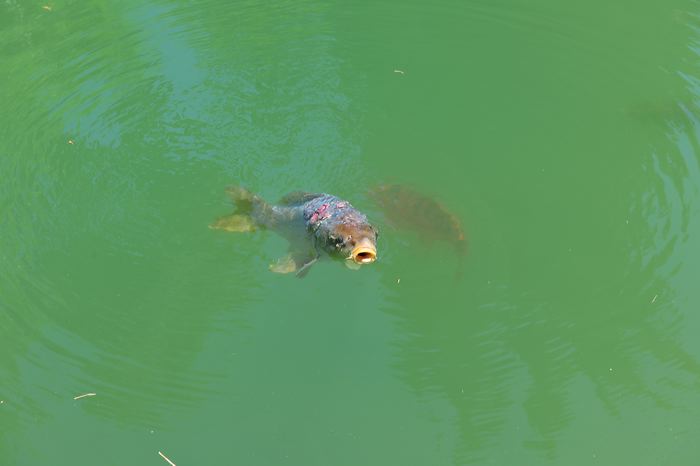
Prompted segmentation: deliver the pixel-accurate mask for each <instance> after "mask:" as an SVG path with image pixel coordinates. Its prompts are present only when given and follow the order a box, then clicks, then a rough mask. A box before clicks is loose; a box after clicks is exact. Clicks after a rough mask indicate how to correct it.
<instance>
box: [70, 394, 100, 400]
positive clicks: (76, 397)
mask: <svg viewBox="0 0 700 466" xmlns="http://www.w3.org/2000/svg"><path fill="white" fill-rule="evenodd" d="M95 395H97V393H83V394H82V395H78V396H74V397H73V399H74V400H79V399H81V398H85V397H87V396H95Z"/></svg>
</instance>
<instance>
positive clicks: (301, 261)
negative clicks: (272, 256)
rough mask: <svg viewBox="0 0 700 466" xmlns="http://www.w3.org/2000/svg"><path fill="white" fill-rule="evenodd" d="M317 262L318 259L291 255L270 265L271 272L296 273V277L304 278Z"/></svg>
mask: <svg viewBox="0 0 700 466" xmlns="http://www.w3.org/2000/svg"><path fill="white" fill-rule="evenodd" d="M317 260H318V257H313V256H308V255H299V254H294V253H289V254H287V255H286V256H284V257H282V258H281V259H278V260H277V261H275V262H274V263H273V264H270V271H272V272H275V273H292V272H296V276H297V277H299V278H302V277H304V276H305V275H306V274H307V273H308V272H309V269H310V268H311V266H312V265H314V264H315V263H316V261H317Z"/></svg>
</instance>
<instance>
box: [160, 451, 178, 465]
mask: <svg viewBox="0 0 700 466" xmlns="http://www.w3.org/2000/svg"><path fill="white" fill-rule="evenodd" d="M158 454H159V455H160V456H161V458H163V459H164V460H165V461H167V462H168V463H170V466H176V465H175V463H173V462H172V461H170V458H168V457H167V456H165V455H164V454H163V453H162V452H160V451H159V452H158Z"/></svg>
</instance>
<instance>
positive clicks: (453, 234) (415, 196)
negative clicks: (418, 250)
mask: <svg viewBox="0 0 700 466" xmlns="http://www.w3.org/2000/svg"><path fill="white" fill-rule="evenodd" d="M369 195H370V197H371V198H372V200H373V201H374V202H375V203H376V204H377V205H378V206H379V207H380V208H381V210H382V212H383V213H384V215H385V217H386V220H387V222H388V223H390V224H391V225H392V226H394V227H395V228H398V229H400V230H403V231H414V232H416V234H418V235H419V237H420V238H421V239H423V240H425V241H427V242H432V241H442V242H445V243H448V244H450V245H451V246H452V247H453V248H454V250H455V252H456V253H457V254H458V255H459V256H460V257H463V256H465V255H466V253H467V240H466V235H465V234H464V229H463V228H462V224H461V222H460V220H459V218H458V217H457V216H456V215H454V214H453V213H452V212H450V211H449V210H447V208H446V207H445V206H443V205H442V204H441V203H439V202H437V201H435V200H434V199H432V198H430V197H428V196H426V195H424V194H421V193H419V192H417V191H415V190H413V189H411V188H409V187H406V186H403V185H397V184H386V185H381V186H378V187H376V188H374V189H372V190H371V191H370V193H369Z"/></svg>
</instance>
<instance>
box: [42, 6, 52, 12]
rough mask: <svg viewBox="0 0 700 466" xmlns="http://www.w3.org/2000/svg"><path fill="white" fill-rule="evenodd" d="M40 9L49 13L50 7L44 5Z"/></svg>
mask: <svg viewBox="0 0 700 466" xmlns="http://www.w3.org/2000/svg"><path fill="white" fill-rule="evenodd" d="M41 9H42V10H46V11H51V7H50V6H49V5H44V6H42V7H41Z"/></svg>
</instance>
